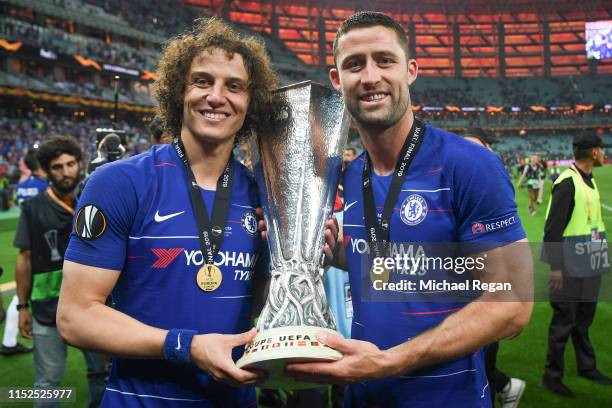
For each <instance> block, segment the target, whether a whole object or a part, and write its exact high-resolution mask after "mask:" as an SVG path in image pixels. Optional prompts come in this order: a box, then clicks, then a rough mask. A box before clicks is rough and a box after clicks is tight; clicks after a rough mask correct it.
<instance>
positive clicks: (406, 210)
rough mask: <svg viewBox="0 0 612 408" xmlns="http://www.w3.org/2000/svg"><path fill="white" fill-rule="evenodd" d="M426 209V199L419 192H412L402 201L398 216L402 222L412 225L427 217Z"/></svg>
mask: <svg viewBox="0 0 612 408" xmlns="http://www.w3.org/2000/svg"><path fill="white" fill-rule="evenodd" d="M427 210H428V208H427V201H425V199H424V198H423V197H421V196H420V195H419V194H412V195H409V196H408V197H406V199H405V200H404V202H403V203H402V208H401V209H400V217H401V219H402V222H403V223H404V224H406V225H408V226H411V227H413V226H415V225H418V224H420V223H421V222H422V221H423V220H424V219H425V217H427Z"/></svg>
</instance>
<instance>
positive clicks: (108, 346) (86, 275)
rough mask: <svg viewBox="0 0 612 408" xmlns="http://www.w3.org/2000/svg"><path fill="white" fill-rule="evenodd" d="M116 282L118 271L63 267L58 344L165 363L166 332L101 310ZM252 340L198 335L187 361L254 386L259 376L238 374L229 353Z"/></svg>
mask: <svg viewBox="0 0 612 408" xmlns="http://www.w3.org/2000/svg"><path fill="white" fill-rule="evenodd" d="M118 278H119V271H115V270H110V269H103V268H97V267H93V266H87V265H82V264H78V263H75V262H71V261H65V262H64V269H63V280H62V288H61V292H60V299H59V304H58V310H57V326H58V329H59V332H60V334H61V336H62V338H63V339H64V340H65V341H66V342H67V343H69V344H72V345H74V346H76V347H79V348H82V349H86V350H96V351H99V352H102V353H107V354H110V355H113V356H120V357H128V358H156V359H161V358H164V352H163V349H164V342H165V340H166V336H167V334H168V331H167V330H163V329H159V328H156V327H152V326H149V325H146V324H144V323H142V322H139V321H138V320H136V319H134V318H132V317H130V316H128V315H126V314H124V313H121V312H119V311H117V310H115V309H112V308H111V307H109V306H107V305H106V304H105V303H106V298H107V297H108V295H109V294H110V292H111V290H112V289H113V287H114V286H115V283H116V282H117V279H118ZM254 336H255V331H254V330H252V331H250V332H246V333H241V334H236V335H221V334H201V335H196V336H194V337H193V341H192V343H191V361H192V362H193V363H194V364H196V365H197V366H198V367H200V368H201V369H203V370H205V371H207V372H209V373H210V374H211V375H212V376H213V377H214V378H215V379H217V380H221V381H225V382H228V383H230V384H233V385H244V384H252V383H254V382H256V381H258V380H260V379H261V375H260V374H259V373H253V372H250V371H246V370H241V369H239V368H237V367H236V366H235V364H234V362H233V361H232V358H231V352H232V349H233V348H234V347H238V346H241V345H244V344H246V343H248V342H249V341H251V340H252V339H253V338H254ZM179 347H180V346H179Z"/></svg>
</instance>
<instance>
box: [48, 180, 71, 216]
mask: <svg viewBox="0 0 612 408" xmlns="http://www.w3.org/2000/svg"><path fill="white" fill-rule="evenodd" d="M47 195H48V196H49V198H50V199H51V201H53V202H54V203H55V204H57V205H59V206H60V207H62V208H63V209H64V210H66V211H68V213H70V214H71V215H74V208H72V207H70V206H69V205H67V204H66V203H65V202H63V201H62V200H60V199H59V197H58V196H56V195H55V192H54V191H53V189H52V188H51V187H47Z"/></svg>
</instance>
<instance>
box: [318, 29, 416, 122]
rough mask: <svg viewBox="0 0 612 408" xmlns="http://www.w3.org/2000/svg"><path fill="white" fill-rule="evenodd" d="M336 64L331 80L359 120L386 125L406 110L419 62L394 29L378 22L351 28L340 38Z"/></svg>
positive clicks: (352, 113)
mask: <svg viewBox="0 0 612 408" xmlns="http://www.w3.org/2000/svg"><path fill="white" fill-rule="evenodd" d="M336 64H337V68H334V69H332V70H331V72H330V79H331V82H332V84H333V85H334V87H335V88H336V89H338V90H341V91H342V94H343V95H344V100H345V103H346V105H347V108H348V110H349V112H350V113H351V115H352V116H353V118H354V119H355V120H356V121H357V122H358V123H359V124H361V125H364V126H369V127H379V128H386V127H389V126H391V125H393V124H395V123H397V122H398V121H399V120H400V119H401V118H402V117H403V116H404V115H405V114H406V112H407V110H408V108H409V106H410V94H409V92H408V86H409V85H410V84H412V82H414V80H415V79H416V74H417V66H416V62H415V61H414V60H410V61H407V59H406V54H405V53H404V50H403V48H402V47H401V45H400V44H399V41H398V40H397V36H396V34H395V32H394V31H393V30H391V29H389V28H385V27H382V26H374V27H367V28H357V29H353V30H351V31H349V32H348V33H346V34H344V35H343V36H342V37H341V38H340V40H339V43H338V49H337V53H336Z"/></svg>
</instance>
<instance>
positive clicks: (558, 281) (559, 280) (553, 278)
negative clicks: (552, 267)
mask: <svg viewBox="0 0 612 408" xmlns="http://www.w3.org/2000/svg"><path fill="white" fill-rule="evenodd" d="M548 286H549V287H550V290H551V292H555V291H557V290H561V289H562V288H563V273H562V272H561V271H559V270H557V271H550V279H549V281H548Z"/></svg>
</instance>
